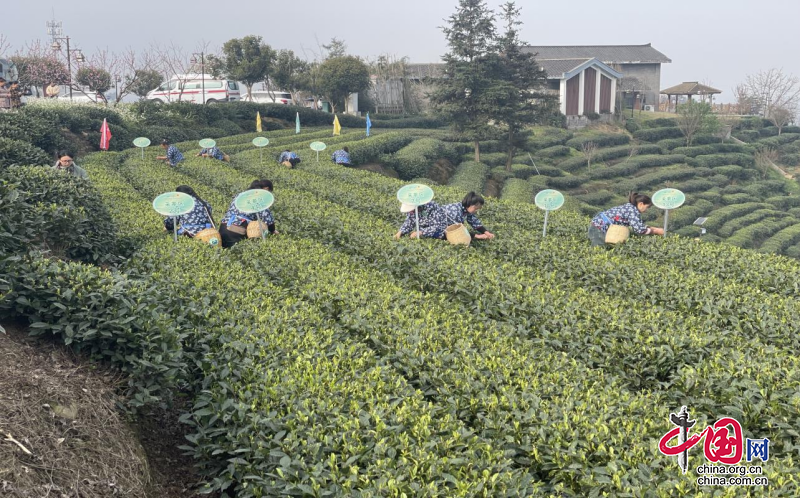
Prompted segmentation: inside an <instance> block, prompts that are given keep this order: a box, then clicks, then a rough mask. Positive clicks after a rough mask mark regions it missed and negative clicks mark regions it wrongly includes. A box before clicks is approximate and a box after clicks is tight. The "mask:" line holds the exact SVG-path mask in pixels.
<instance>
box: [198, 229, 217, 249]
mask: <svg viewBox="0 0 800 498" xmlns="http://www.w3.org/2000/svg"><path fill="white" fill-rule="evenodd" d="M194 238H196V239H198V240H201V241H203V242H204V243H206V244H208V245H210V246H214V247H216V246H219V245H221V244H222V238H221V237H220V235H219V231H218V230H217V229H216V228H206V229H203V230H200V231H199V232H197V235H195V236H194Z"/></svg>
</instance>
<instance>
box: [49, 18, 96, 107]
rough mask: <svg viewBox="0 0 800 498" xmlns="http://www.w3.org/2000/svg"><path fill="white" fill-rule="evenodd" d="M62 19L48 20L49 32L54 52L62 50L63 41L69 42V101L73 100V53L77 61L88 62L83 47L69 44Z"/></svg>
mask: <svg viewBox="0 0 800 498" xmlns="http://www.w3.org/2000/svg"><path fill="white" fill-rule="evenodd" d="M61 26H62V24H61V21H56V20H55V19H53V20H52V21H47V34H48V35H50V36H51V37H52V39H53V43H52V44H51V45H50V48H52V49H53V52H59V51H61V43H59V42H61V41H66V42H67V73H69V74H68V75H67V76H68V78H69V101H70V102H72V53H73V52H74V53H75V61H76V62H86V57H85V56H84V55H83V52H81V49H79V48H76V49H72V48H70V46H69V36H62V35H63V31H62V29H61Z"/></svg>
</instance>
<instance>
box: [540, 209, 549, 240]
mask: <svg viewBox="0 0 800 498" xmlns="http://www.w3.org/2000/svg"><path fill="white" fill-rule="evenodd" d="M549 215H550V210H549V209H548V210H545V212H544V230H543V231H542V237H547V217H548V216H549Z"/></svg>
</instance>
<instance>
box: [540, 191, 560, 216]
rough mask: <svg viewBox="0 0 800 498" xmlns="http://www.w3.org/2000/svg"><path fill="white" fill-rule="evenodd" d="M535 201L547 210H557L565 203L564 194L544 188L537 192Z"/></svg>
mask: <svg viewBox="0 0 800 498" xmlns="http://www.w3.org/2000/svg"><path fill="white" fill-rule="evenodd" d="M533 202H534V203H535V204H536V206H537V207H538V208H539V209H544V210H545V211H555V210H556V209H558V208H560V207H561V206H563V205H564V194H562V193H561V192H559V191H558V190H553V189H547V190H542V191H541V192H539V193H538V194H536V197H535V198H534V199H533Z"/></svg>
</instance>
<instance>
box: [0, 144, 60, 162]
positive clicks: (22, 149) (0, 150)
mask: <svg viewBox="0 0 800 498" xmlns="http://www.w3.org/2000/svg"><path fill="white" fill-rule="evenodd" d="M51 157H52V156H50V155H49V154H47V152H45V151H43V150H42V149H40V148H39V147H36V146H35V145H31V144H30V143H28V142H24V141H22V140H14V139H12V138H4V137H0V168H3V167H6V166H11V165H12V164H16V165H20V166H21V165H45V164H47V165H50V164H53V163H54V162H55V159H51Z"/></svg>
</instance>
